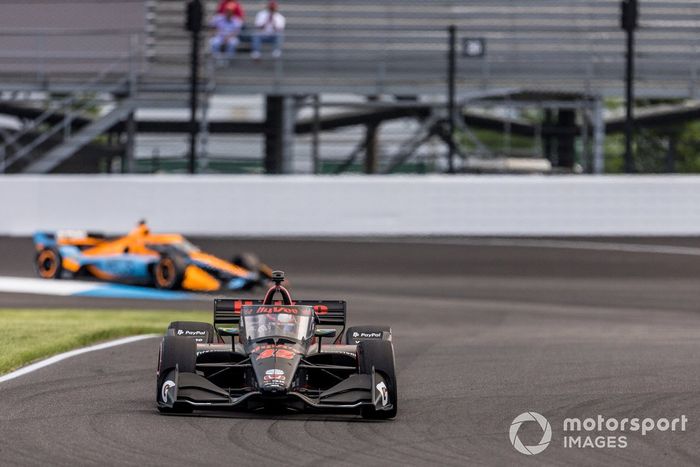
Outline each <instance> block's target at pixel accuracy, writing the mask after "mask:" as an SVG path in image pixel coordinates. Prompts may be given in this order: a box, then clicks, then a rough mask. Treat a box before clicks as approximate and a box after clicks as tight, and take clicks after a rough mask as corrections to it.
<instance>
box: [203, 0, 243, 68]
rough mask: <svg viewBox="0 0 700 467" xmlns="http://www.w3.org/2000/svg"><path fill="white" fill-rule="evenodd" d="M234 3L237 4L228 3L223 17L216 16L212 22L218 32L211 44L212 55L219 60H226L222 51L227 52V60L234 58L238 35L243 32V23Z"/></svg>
mask: <svg viewBox="0 0 700 467" xmlns="http://www.w3.org/2000/svg"><path fill="white" fill-rule="evenodd" d="M233 3H235V2H229V3H227V4H226V6H225V8H224V13H223V15H216V16H214V18H213V19H212V21H211V26H213V27H214V28H215V29H216V32H215V33H214V37H212V38H211V40H210V41H209V44H210V46H211V53H212V55H214V57H217V58H218V59H222V58H224V57H223V56H222V54H221V50H222V49H224V50H225V52H226V55H225V58H233V57H234V55H235V54H236V47H237V46H238V35H239V34H240V32H241V28H242V26H243V21H242V20H241V18H240V17H238V16H236V15H235V12H236V6H235V5H233Z"/></svg>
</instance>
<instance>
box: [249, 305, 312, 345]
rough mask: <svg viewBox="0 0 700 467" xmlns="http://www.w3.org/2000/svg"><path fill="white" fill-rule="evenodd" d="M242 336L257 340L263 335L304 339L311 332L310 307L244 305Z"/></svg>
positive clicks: (309, 335)
mask: <svg viewBox="0 0 700 467" xmlns="http://www.w3.org/2000/svg"><path fill="white" fill-rule="evenodd" d="M241 316H242V318H243V330H244V333H245V335H244V337H245V338H246V339H247V340H257V339H260V338H264V337H286V338H289V339H294V340H299V341H302V340H306V339H309V338H310V337H311V335H312V334H313V316H312V309H311V308H310V307H303V306H299V307H296V306H265V305H262V306H245V307H243V310H242V313H241Z"/></svg>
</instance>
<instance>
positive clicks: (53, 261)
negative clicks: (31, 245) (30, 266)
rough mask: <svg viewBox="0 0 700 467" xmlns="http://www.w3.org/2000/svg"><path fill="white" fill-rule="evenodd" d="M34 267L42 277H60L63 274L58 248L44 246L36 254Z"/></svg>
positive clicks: (61, 259)
mask: <svg viewBox="0 0 700 467" xmlns="http://www.w3.org/2000/svg"><path fill="white" fill-rule="evenodd" d="M34 267H35V268H36V272H37V274H38V275H39V277H41V278H42V279H60V278H61V275H62V274H63V257H62V256H61V253H60V252H59V251H58V248H55V247H52V246H49V247H46V248H44V249H43V250H41V251H40V252H38V253H37V254H36V258H34Z"/></svg>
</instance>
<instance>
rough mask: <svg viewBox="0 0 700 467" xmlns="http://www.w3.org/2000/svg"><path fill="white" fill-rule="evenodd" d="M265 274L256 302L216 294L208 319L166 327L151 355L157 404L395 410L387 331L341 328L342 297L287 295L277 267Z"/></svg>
mask: <svg viewBox="0 0 700 467" xmlns="http://www.w3.org/2000/svg"><path fill="white" fill-rule="evenodd" d="M273 281H274V284H275V285H273V286H272V287H271V288H270V289H269V290H268V291H267V294H266V295H265V298H264V299H263V300H247V299H217V300H215V301H214V324H213V325H212V324H209V323H195V322H183V321H178V322H173V323H171V324H170V326H169V327H168V330H167V332H166V335H165V337H164V338H163V340H162V342H161V345H160V354H159V357H158V371H157V387H156V403H157V406H158V410H159V411H160V412H162V413H188V412H192V410H193V409H239V410H273V411H278V412H279V411H328V412H350V413H359V414H361V415H362V417H364V418H371V419H386V418H393V417H395V416H396V411H397V392H396V374H395V371H394V347H393V345H392V341H391V329H390V328H389V327H385V326H357V327H351V328H349V329H347V332H345V333H343V332H344V331H345V319H346V303H345V302H344V301H330V300H296V301H293V300H292V298H291V297H290V295H289V292H288V291H287V290H286V289H285V288H284V287H282V285H281V284H282V282H283V281H284V273H282V272H281V271H275V272H274V273H273ZM275 294H280V296H281V299H280V300H275V299H274V297H275ZM336 336H337V337H336ZM343 337H344V339H343Z"/></svg>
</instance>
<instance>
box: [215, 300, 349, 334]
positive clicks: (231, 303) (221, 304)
mask: <svg viewBox="0 0 700 467" xmlns="http://www.w3.org/2000/svg"><path fill="white" fill-rule="evenodd" d="M262 304H263V301H262V300H250V299H242V298H217V299H215V300H214V326H215V327H216V326H218V325H229V326H230V325H234V326H237V325H238V324H239V323H240V321H241V307H243V306H244V305H262ZM274 304H275V305H281V304H282V302H281V301H275V302H274ZM292 305H304V306H311V307H313V309H314V311H315V312H316V316H317V317H318V324H319V326H339V327H343V328H344V327H345V318H346V312H347V304H346V302H345V301H344V300H294V301H293V302H292Z"/></svg>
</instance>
